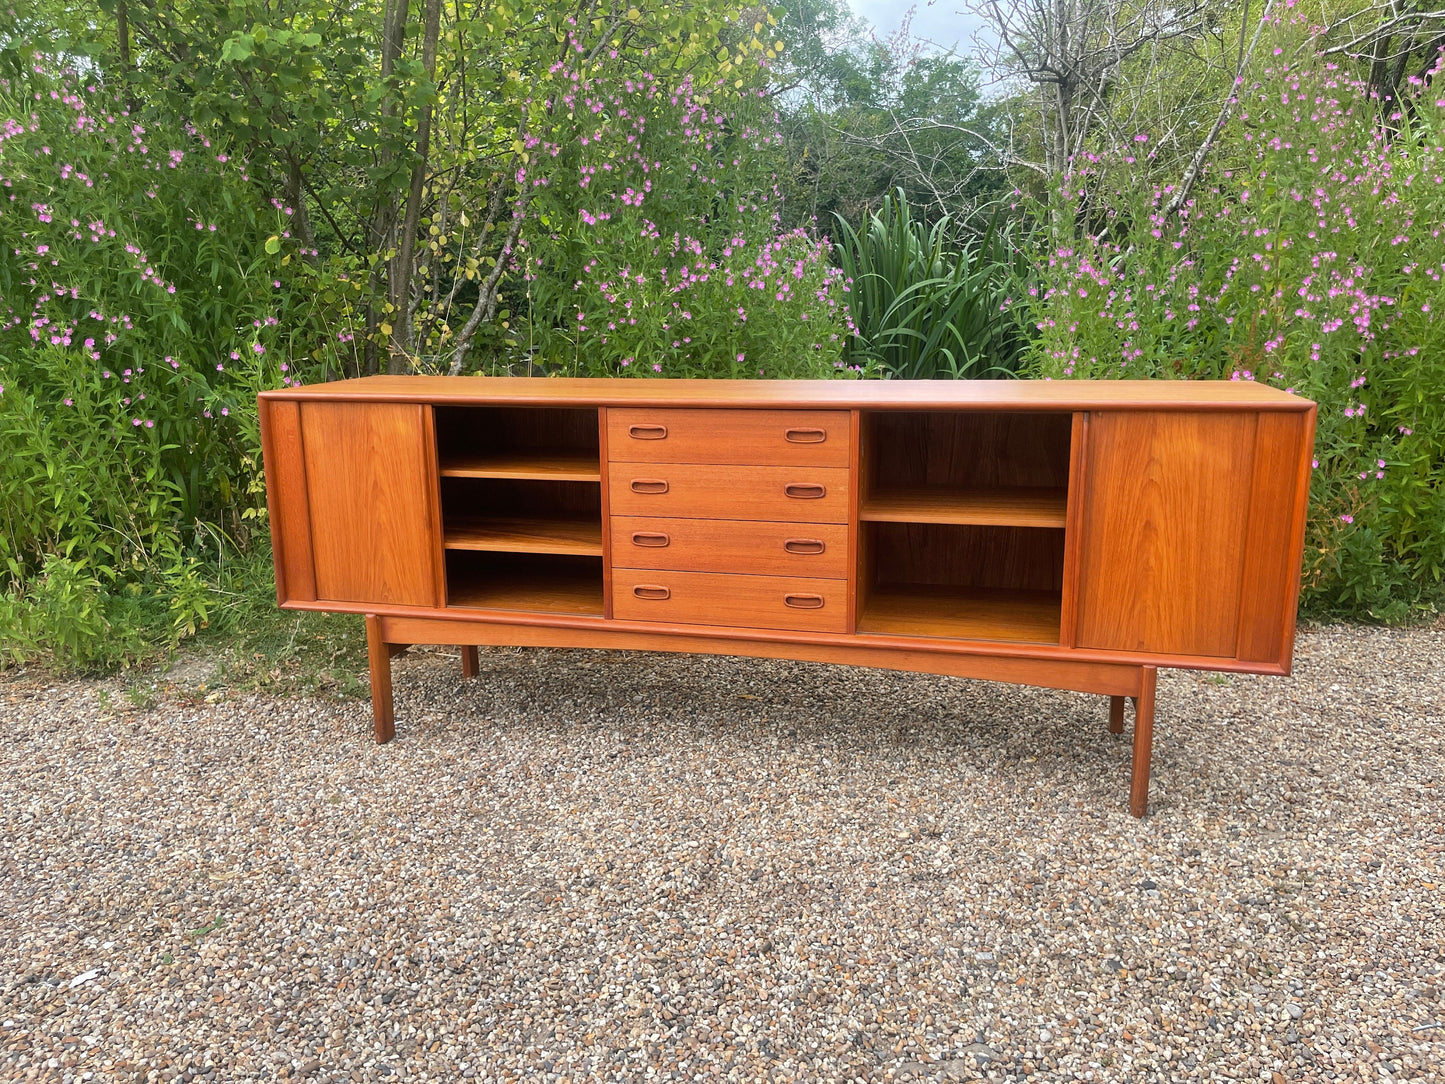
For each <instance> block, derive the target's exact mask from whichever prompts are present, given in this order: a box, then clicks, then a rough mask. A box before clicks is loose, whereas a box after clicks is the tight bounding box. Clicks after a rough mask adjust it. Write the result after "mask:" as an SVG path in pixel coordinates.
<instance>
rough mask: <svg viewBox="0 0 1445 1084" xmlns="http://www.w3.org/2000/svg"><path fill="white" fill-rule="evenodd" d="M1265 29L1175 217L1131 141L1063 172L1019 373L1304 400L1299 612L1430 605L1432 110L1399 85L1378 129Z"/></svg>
mask: <svg viewBox="0 0 1445 1084" xmlns="http://www.w3.org/2000/svg"><path fill="white" fill-rule="evenodd" d="M1271 32H1272V33H1273V34H1274V35H1275V37H1276V40H1275V41H1274V42H1272V43H1271V44H1272V45H1273V46H1274V47H1273V48H1272V49H1271V50H1270V51H1269V52H1268V53H1264V54H1263V55H1265V56H1267V57H1268V59H1267V60H1266V61H1264V62H1262V63H1261V64H1260V66H1259V70H1257V71H1255V72H1253V73H1252V74H1251V78H1250V79H1249V81H1248V82H1247V83H1246V85H1245V86H1244V87H1243V88H1242V89H1241V95H1240V98H1241V104H1240V109H1239V112H1238V116H1237V117H1236V118H1235V119H1234V120H1233V121H1232V122H1231V124H1230V125H1229V126H1227V127H1226V129H1225V130H1224V132H1223V133H1222V145H1221V151H1220V153H1219V156H1218V157H1217V159H1216V161H1215V162H1214V164H1213V165H1212V166H1211V167H1210V169H1209V170H1208V171H1207V172H1206V174H1205V175H1204V177H1203V178H1202V179H1201V181H1200V184H1199V185H1198V186H1197V188H1196V189H1195V191H1194V193H1193V194H1192V195H1191V196H1190V198H1189V199H1188V200H1186V201H1185V202H1184V204H1183V206H1182V207H1180V208H1179V210H1178V213H1177V215H1176V214H1173V213H1171V212H1170V203H1171V200H1172V198H1173V196H1174V192H1175V190H1174V188H1173V187H1172V186H1168V185H1158V184H1154V183H1151V181H1150V179H1149V176H1148V169H1149V158H1148V142H1149V141H1148V138H1147V134H1141V137H1140V139H1139V141H1138V142H1137V143H1136V146H1137V147H1138V148H1139V149H1138V150H1137V151H1136V152H1133V155H1134V156H1136V157H1137V161H1135V157H1131V159H1130V162H1129V163H1127V165H1131V166H1133V169H1132V171H1130V170H1126V169H1124V168H1121V167H1122V166H1124V165H1126V163H1121V162H1118V161H1101V162H1098V163H1092V162H1091V163H1090V165H1089V167H1088V168H1085V169H1080V170H1076V172H1075V173H1074V174H1072V175H1071V176H1069V177H1067V178H1066V179H1065V182H1064V185H1063V188H1062V190H1061V191H1060V192H1059V193H1057V194H1056V197H1055V199H1056V203H1055V209H1056V210H1057V211H1059V212H1060V215H1059V216H1058V217H1061V218H1063V219H1064V220H1071V221H1073V222H1074V223H1077V224H1078V240H1077V242H1076V243H1072V244H1063V245H1060V246H1058V247H1056V248H1055V249H1054V250H1053V251H1052V252H1050V253H1049V254H1048V258H1047V260H1046V262H1045V263H1044V264H1043V265H1042V266H1041V268H1040V275H1041V277H1042V287H1041V289H1040V290H1038V291H1036V292H1035V295H1034V298H1033V304H1032V319H1033V321H1034V323H1035V324H1036V326H1037V328H1038V331H1039V338H1038V340H1037V342H1036V345H1035V348H1034V351H1033V355H1032V361H1033V363H1034V365H1035V367H1036V369H1037V371H1038V372H1039V373H1040V374H1041V375H1046V376H1053V377H1185V378H1192V379H1201V378H1203V379H1236V380H1258V381H1263V382H1267V383H1270V384H1273V385H1275V386H1278V387H1281V388H1288V389H1291V390H1294V391H1298V392H1299V393H1301V394H1303V395H1305V396H1308V397H1309V398H1311V399H1314V400H1315V401H1316V402H1318V403H1319V406H1320V410H1319V419H1318V428H1317V433H1316V441H1315V456H1316V469H1315V471H1314V476H1313V481H1312V488H1311V496H1312V500H1311V510H1310V520H1309V532H1308V538H1307V552H1306V562H1305V587H1306V595H1305V602H1306V605H1307V606H1308V607H1310V608H1311V609H1313V610H1316V611H1321V612H1328V613H1346V614H1356V615H1369V616H1373V617H1375V618H1379V619H1382V620H1391V621H1394V620H1401V619H1403V618H1405V617H1406V616H1408V615H1409V614H1411V613H1412V612H1416V611H1418V610H1429V609H1430V608H1431V607H1432V606H1434V605H1437V604H1438V600H1439V599H1440V598H1441V591H1442V581H1445V396H1442V395H1441V394H1440V389H1441V388H1442V387H1445V324H1442V323H1441V321H1440V320H1439V319H1438V313H1437V312H1435V311H1432V310H1438V309H1439V308H1440V306H1441V296H1442V295H1441V286H1440V283H1441V281H1442V276H1445V232H1442V229H1441V226H1440V223H1442V222H1445V182H1442V180H1441V178H1442V177H1445V99H1441V98H1440V95H1439V92H1438V90H1431V89H1428V87H1427V86H1426V84H1425V81H1423V80H1418V79H1417V80H1416V87H1415V89H1414V91H1413V92H1412V94H1411V100H1410V101H1409V103H1408V104H1407V106H1406V107H1405V108H1404V109H1403V111H1395V112H1393V113H1390V114H1388V115H1386V116H1385V117H1384V118H1383V122H1382V118H1381V116H1380V112H1379V110H1378V109H1377V100H1376V99H1375V98H1374V97H1373V96H1372V94H1371V92H1370V90H1369V87H1368V86H1367V84H1366V83H1365V81H1364V80H1362V79H1358V78H1355V77H1354V76H1352V75H1351V74H1349V73H1348V71H1345V70H1342V69H1341V68H1340V67H1339V66H1338V65H1337V64H1336V63H1334V62H1332V61H1330V60H1329V59H1328V58H1327V57H1326V56H1322V55H1320V54H1319V42H1318V40H1317V39H1316V38H1314V37H1313V36H1312V32H1311V31H1309V30H1308V28H1307V27H1304V26H1302V25H1299V23H1298V22H1296V21H1294V20H1291V21H1290V22H1287V23H1283V24H1281V25H1279V26H1277V27H1274V28H1272V31H1271ZM1262 52H1263V51H1262ZM1294 57H1298V58H1299V59H1298V60H1293V59H1291V58H1294ZM1438 70H1439V65H1438V64H1437V68H1436V73H1435V74H1437V75H1438ZM1437 85H1438V84H1437ZM1305 102H1308V103H1311V104H1310V105H1309V106H1303V105H1301V104H1299V103H1305ZM1096 166H1097V168H1095V167H1096ZM1131 178H1132V179H1131Z"/></svg>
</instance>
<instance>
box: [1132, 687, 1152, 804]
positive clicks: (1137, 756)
mask: <svg viewBox="0 0 1445 1084" xmlns="http://www.w3.org/2000/svg"><path fill="white" fill-rule="evenodd" d="M1143 669H1144V675H1143V678H1144V680H1143V684H1142V685H1141V686H1140V689H1139V696H1138V697H1137V698H1136V699H1135V701H1134V772H1133V778H1132V779H1131V780H1130V783H1129V812H1130V813H1132V814H1134V816H1136V817H1142V816H1143V815H1144V814H1145V813H1147V812H1148V811H1149V757H1150V754H1151V753H1152V751H1153V748H1154V686H1155V683H1156V682H1157V681H1158V678H1159V671H1158V670H1157V669H1155V668H1154V667H1152V666H1146V667H1144V668H1143Z"/></svg>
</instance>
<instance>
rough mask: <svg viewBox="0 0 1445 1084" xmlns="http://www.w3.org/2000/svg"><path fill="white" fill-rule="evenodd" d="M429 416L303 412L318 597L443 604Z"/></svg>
mask: <svg viewBox="0 0 1445 1084" xmlns="http://www.w3.org/2000/svg"><path fill="white" fill-rule="evenodd" d="M424 410H425V408H424V407H419V406H408V405H405V404H400V403H313V402H307V403H303V404H302V405H301V430H302V434H303V437H304V444H305V449H306V455H305V460H306V490H307V493H308V495H309V498H310V503H311V528H312V529H311V537H312V545H313V547H314V550H315V555H316V593H317V597H318V598H322V599H328V600H334V601H340V602H367V603H395V604H400V605H410V606H435V605H438V604H439V602H440V600H439V599H438V598H437V595H436V583H437V582H438V577H439V575H440V573H439V572H438V570H437V568H436V552H437V551H436V539H435V538H434V530H433V526H432V525H433V521H434V518H435V515H436V513H435V509H434V507H433V502H434V496H433V494H434V493H435V489H436V481H435V479H434V478H432V477H431V476H430V471H429V470H428V469H427V462H428V459H429V454H428V448H427V441H426V428H427V427H426V424H425V418H424V417H423V413H424Z"/></svg>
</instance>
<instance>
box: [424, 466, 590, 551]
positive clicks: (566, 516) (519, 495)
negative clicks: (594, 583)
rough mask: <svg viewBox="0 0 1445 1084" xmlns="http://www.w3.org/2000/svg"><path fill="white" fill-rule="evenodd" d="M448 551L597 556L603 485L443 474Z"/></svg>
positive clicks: (445, 537)
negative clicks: (457, 476) (500, 551)
mask: <svg viewBox="0 0 1445 1084" xmlns="http://www.w3.org/2000/svg"><path fill="white" fill-rule="evenodd" d="M441 491H442V539H443V546H444V547H445V548H446V549H449V550H503V551H508V552H512V553H567V554H575V555H578V556H584V557H601V556H602V487H601V486H600V485H597V484H595V483H589V482H535V481H518V480H515V479H511V478H443V479H442V486H441Z"/></svg>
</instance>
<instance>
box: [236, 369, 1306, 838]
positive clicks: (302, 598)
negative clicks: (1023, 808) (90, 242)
mask: <svg viewBox="0 0 1445 1084" xmlns="http://www.w3.org/2000/svg"><path fill="white" fill-rule="evenodd" d="M260 410H261V432H262V435H263V445H264V449H265V465H266V488H267V500H268V504H269V512H270V520H271V532H272V538H273V541H274V543H275V559H276V592H277V597H278V599H279V601H280V604H281V605H282V606H284V607H287V608H290V609H312V610H331V611H341V612H353V613H358V614H363V615H365V618H366V631H367V640H368V648H369V654H370V661H371V691H372V707H373V713H374V716H375V728H376V740H377V741H378V742H384V741H388V740H390V738H391V737H392V735H393V731H394V723H393V709H392V694H391V663H390V660H391V657H392V656H393V655H395V654H397V653H399V652H401V651H404V650H406V645H410V644H416V643H430V644H451V645H459V646H460V647H461V648H462V669H463V673H464V674H465V675H467V676H473V675H475V674H476V673H477V669H478V658H477V650H476V648H477V645H481V644H506V645H517V646H547V647H594V648H641V649H647V650H660V651H691V652H707V653H711V654H720V655H743V656H756V657H764V658H775V659H803V660H813V661H821V662H835V663H848V664H853V665H858V666H876V667H886V668H893V669H898V670H913V671H921V672H925V673H937V674H953V675H958V676H962V677H971V678H984V679H991V680H997V681H1008V682H1016V683H1021V684H1029V685H1040V686H1045V687H1049V688H1061V689H1074V690H1078V691H1082V692H1094V693H1101V694H1105V695H1107V696H1109V697H1110V698H1111V699H1110V705H1109V724H1110V730H1111V731H1112V732H1114V733H1116V734H1117V733H1122V732H1123V724H1124V709H1125V703H1124V700H1125V698H1126V697H1130V698H1132V699H1133V701H1134V731H1133V773H1132V785H1131V789H1130V799H1129V807H1130V810H1131V812H1132V813H1133V814H1134V815H1135V816H1143V815H1144V813H1145V810H1146V808H1147V803H1148V787H1149V757H1150V749H1151V743H1152V732H1153V720H1154V690H1155V678H1156V672H1157V668H1159V667H1161V666H1162V667H1182V668H1188V669H1199V670H1224V671H1242V672H1248V673H1261V674H1287V673H1289V668H1290V660H1291V655H1292V652H1293V643H1294V623H1295V605H1296V600H1297V595H1298V588H1299V570H1300V555H1301V547H1302V545H1303V538H1304V528H1305V510H1306V501H1307V497H1308V492H1309V475H1310V458H1311V447H1312V443H1313V436H1314V419H1315V406H1314V404H1313V403H1311V402H1309V401H1307V400H1304V399H1300V398H1298V397H1296V396H1293V395H1289V394H1286V393H1284V392H1281V391H1279V390H1277V389H1272V388H1268V387H1263V386H1260V385H1256V384H1253V383H1248V382H1227V383H1226V382H1210V383H1202V382H1188V381H1157V382H1156V381H1101V382H1085V381H1059V382H1046V381H958V382H949V381H878V382H872V381H866V382H865V381H843V380H839V381H702V380H645V379H644V380H587V379H528V378H487V377H423V376H414V377H407V376H401V377H380V376H378V377H368V378H365V379H361V380H346V381H340V382H337V383H333V384H324V385H315V386H310V387H300V388H291V389H285V390H278V391H269V392H265V393H263V394H262V395H261V397H260Z"/></svg>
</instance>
